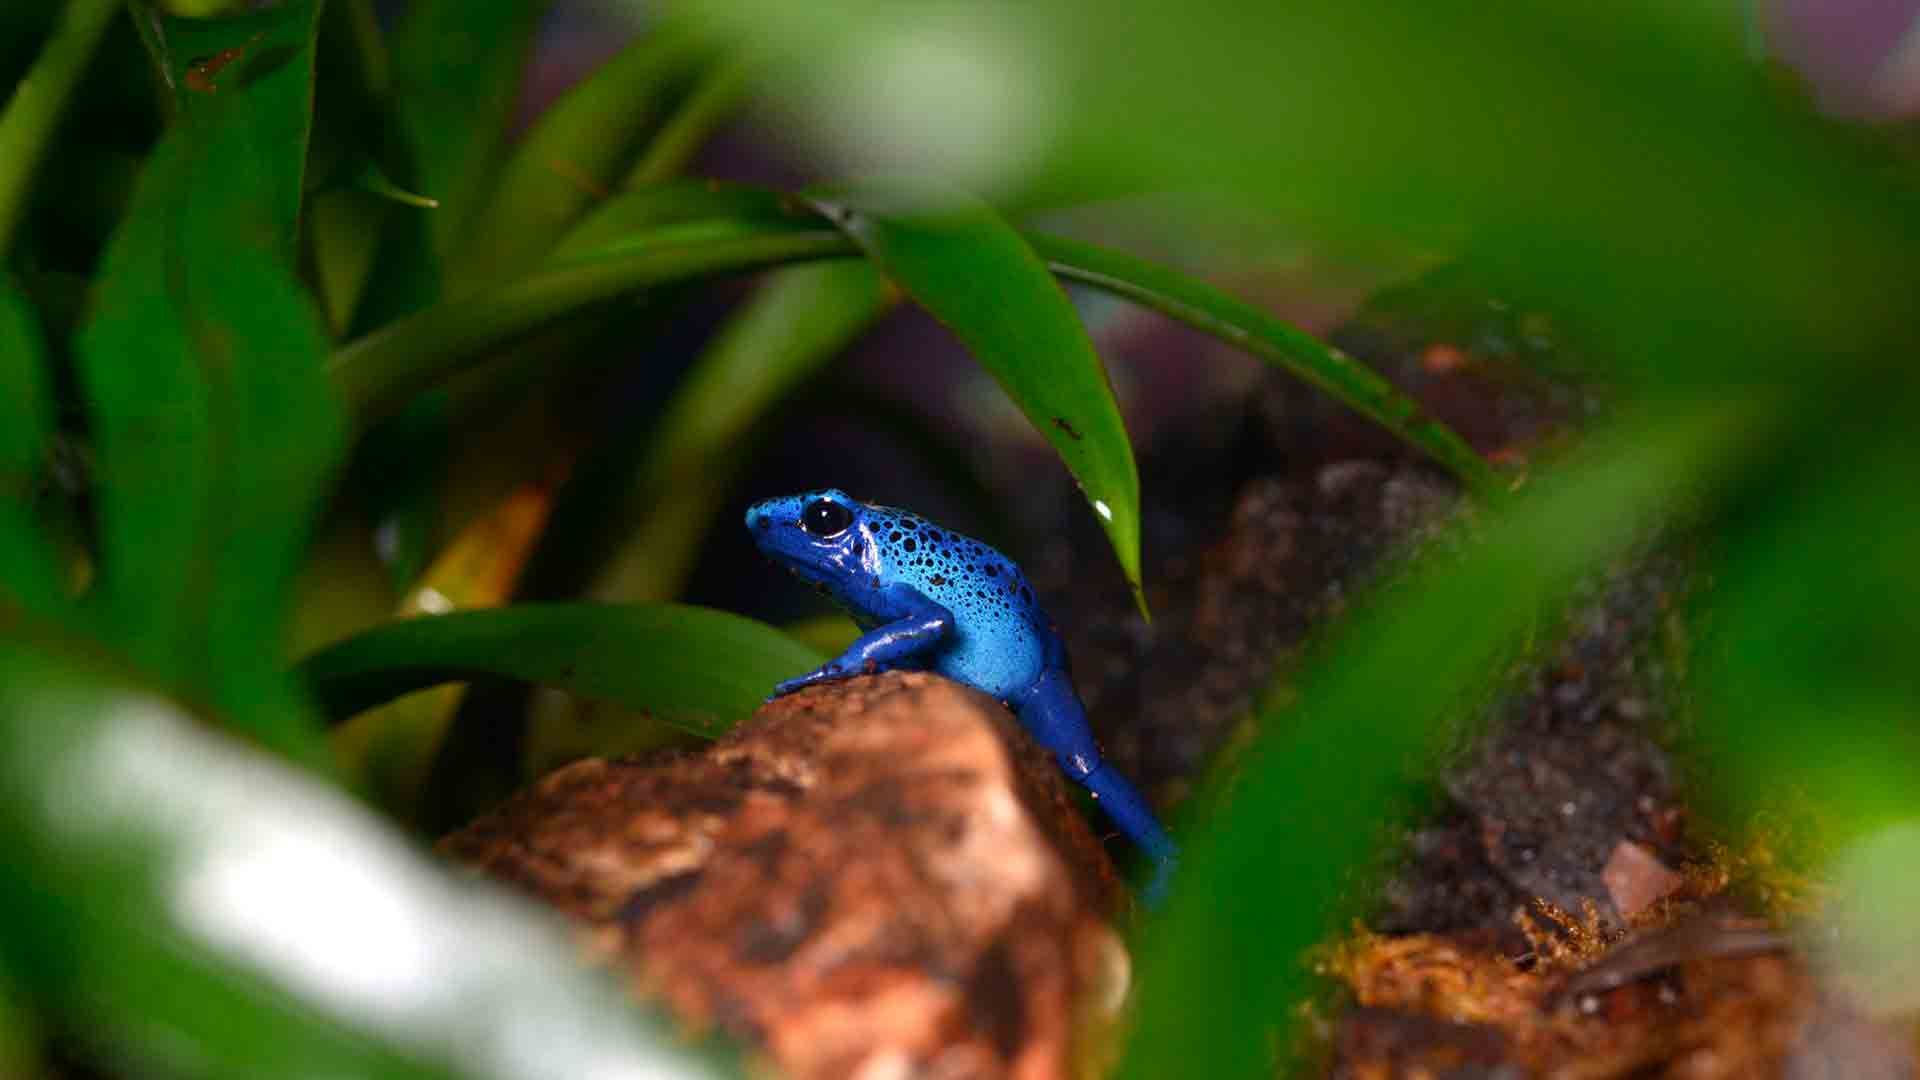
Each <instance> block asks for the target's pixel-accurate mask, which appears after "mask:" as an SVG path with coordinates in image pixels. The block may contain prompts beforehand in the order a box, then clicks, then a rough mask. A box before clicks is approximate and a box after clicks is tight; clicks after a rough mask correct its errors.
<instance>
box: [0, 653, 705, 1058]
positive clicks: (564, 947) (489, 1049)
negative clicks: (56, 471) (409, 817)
mask: <svg viewBox="0 0 1920 1080" xmlns="http://www.w3.org/2000/svg"><path fill="white" fill-rule="evenodd" d="M12 629H13V631H14V633H12V634H10V635H9V636H8V637H7V638H6V640H5V641H4V642H0V748H3V749H4V752H0V830H3V831H4V832H5V833H6V835H7V836H8V837H9V841H8V843H7V844H6V845H4V848H0V911H4V913H5V915H6V918H5V920H4V922H3V924H0V956H4V957H5V960H6V967H7V969H8V970H10V971H11V972H13V973H15V974H16V975H17V976H19V977H20V978H21V979H22V980H23V981H22V987H21V988H22V989H23V990H25V991H27V992H29V993H31V994H32V995H34V997H35V998H36V999H37V1000H38V1001H40V1002H42V1003H43V1004H44V1005H46V1006H49V1007H52V1008H53V1009H55V1010H57V1011H58V1013H59V1014H60V1016H61V1017H62V1021H61V1023H60V1025H59V1028H60V1030H62V1031H64V1032H66V1033H68V1034H69V1035H70V1036H71V1037H72V1038H74V1039H75V1040H77V1043H78V1045H79V1046H80V1047H81V1048H82V1049H83V1050H84V1051H85V1052H86V1053H87V1054H88V1055H90V1056H92V1057H94V1058H95V1059H96V1060H98V1061H101V1062H102V1063H107V1064H110V1065H111V1066H113V1067H114V1070H115V1071H116V1072H118V1071H123V1070H124V1071H125V1072H126V1073H127V1074H128V1075H140V1076H152V1075H194V1076H213V1077H233V1078H236V1080H241V1078H249V1080H250V1078H255V1077H264V1076H273V1077H293V1078H302V1077H314V1078H322V1077H328V1078H331V1077H342V1076H355V1077H369V1078H371V1077H392V1078H416V1077H418V1078H425V1077H452V1076H473V1077H500V1078H502V1080H506V1078H509V1077H511V1078H515V1080H520V1078H527V1077H552V1078H554V1080H560V1078H567V1080H574V1078H577V1077H583V1076H600V1077H615V1076H633V1077H640V1076H648V1077H652V1076H660V1077H693V1076H704V1075H709V1074H710V1070H709V1069H708V1068H707V1067H704V1066H703V1065H702V1064H701V1063H699V1062H698V1061H696V1060H693V1059H692V1058H691V1057H690V1055H688V1054H686V1053H685V1052H684V1051H682V1050H680V1049H678V1048H677V1047H674V1046H672V1045H671V1044H670V1042H669V1040H668V1038H667V1037H666V1036H665V1035H664V1034H663V1033H662V1032H661V1031H660V1030H659V1029H658V1028H650V1026H649V1025H648V1024H647V1023H646V1022H645V1021H644V1019H643V1018H642V1017H641V1016H640V1015H639V1014H638V1013H637V1011H636V1010H633V1009H631V1008H628V1007H623V1005H622V1004H621V1002H620V1001H619V998H618V991H617V990H616V988H615V986H614V984H613V982H612V980H608V979H601V978H597V977H595V976H592V975H589V974H587V973H584V972H582V971H581V970H580V969H579V966H578V961H577V959H576V957H575V955H574V950H573V949H572V947H571V946H570V945H569V944H568V943H567V942H566V940H565V937H564V935H563V934H562V933H561V931H560V929H559V928H558V927H556V926H553V925H551V924H549V923H548V922H546V921H545V920H542V919H540V918H537V917H536V916H535V915H534V914H533V913H532V912H531V911H530V910H527V909H525V908H524V907H523V906H522V905H521V904H519V903H517V902H510V901H508V900H507V899H506V898H504V897H502V896H498V895H495V894H494V893H493V892H492V891H491V890H488V889H483V888H481V887H479V886H477V885H474V884H471V883H465V882H456V881H454V880H452V879H451V878H450V877H449V876H448V875H447V874H446V872H445V871H444V870H442V869H441V868H439V867H437V866H434V865H432V864H431V863H429V862H428V861H427V860H425V859H424V858H422V857H421V856H420V855H418V854H416V853H415V852H414V851H412V850H410V848H409V846H408V845H407V844H406V843H404V842H403V841H401V840H400V839H399V838H398V837H396V836H394V835H393V834H392V833H390V832H389V831H387V830H386V829H385V828H383V827H382V826H381V825H380V824H379V823H378V822H377V821H375V820H374V819H373V817H372V816H371V815H369V814H368V813H366V812H365V811H364V810H362V809H360V808H358V807H357V806H355V805H354V804H353V802H352V801H351V800H349V799H347V798H345V797H344V796H341V795H339V794H337V793H334V792H331V791H327V790H324V789H323V788H322V787H320V786H319V785H318V784H316V783H315V782H314V781H312V780H311V779H309V778H307V777H303V776H300V775H298V774H296V773H293V772H291V771H289V770H287V769H284V768H280V767H278V766H276V765H274V764H273V763H272V762H270V761H268V760H266V759H264V758H262V757H261V756H259V755H257V754H255V753H251V752H247V751H244V750H241V749H239V748H238V747H236V746H234V745H233V744H231V743H229V742H227V741H225V740H223V739H221V738H219V737H217V736H215V735H213V734H212V733H211V732H209V731H208V730H207V729H206V728H205V727H204V726H203V725H202V724H200V723H199V722H198V721H197V720H196V718H194V717H191V716H188V715H185V714H183V713H182V712H181V711H180V710H179V708H178V706H176V705H175V704H173V703H172V702H171V701H170V700H168V699H167V698H165V697H162V696H159V695H157V694H155V693H153V692H151V691H148V690H144V689H140V688H138V687H136V686H134V685H133V684H131V683H129V682H128V681H126V679H125V678H124V677H123V676H122V675H120V674H119V673H116V672H113V671H108V670H103V669H101V668H100V667H97V666H95V665H94V664H92V663H90V662H87V661H83V660H79V659H77V658H76V657H77V655H79V653H77V652H76V651H74V650H72V649H69V648H68V647H67V646H64V645H50V646H41V645H37V644H28V643H27V642H26V641H25V640H23V637H22V636H21V634H20V633H19V631H20V627H18V626H17V625H15V626H13V627H12ZM82 651H84V650H82Z"/></svg>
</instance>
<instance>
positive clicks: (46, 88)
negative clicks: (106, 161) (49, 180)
mask: <svg viewBox="0 0 1920 1080" xmlns="http://www.w3.org/2000/svg"><path fill="white" fill-rule="evenodd" d="M119 10H120V4H119V0H68V2H67V3H66V4H65V6H64V10H63V11H62V12H61V18H60V22H59V25H58V26H56V27H55V28H54V32H53V37H52V38H51V39H50V40H48V42H47V44H46V46H45V47H44V48H43V49H42V50H41V52H40V56H39V58H38V59H37V60H35V61H34V63H33V67H32V69H31V70H29V71H28V72H27V74H26V77H25V78H24V79H21V80H20V83H19V85H18V86H16V87H15V88H14V89H13V92H12V96H11V97H10V98H8V100H7V106H6V109H5V111H4V112H0V264H3V263H4V261H5V260H6V258H7V257H8V256H9V255H10V254H11V253H12V250H13V231H14V228H15V227H16V226H18V225H19V224H20V219H21V216H22V215H23V214H25V213H26V209H27V197H28V195H29V194H31V192H32V190H33V178H34V173H35V171H36V170H37V169H38V168H39V165H40V159H41V157H42V156H43V155H44V154H45V153H46V151H47V148H48V145H49V144H50V143H51V141H52V139H53V135H54V132H55V131H56V130H57V129H58V126H59V123H60V116H61V114H62V113H63V112H65V111H66V107H67V99H68V97H69V96H70V95H71V94H72V93H73V88H74V86H75V85H76V84H78V83H79V81H80V76H81V75H83V74H85V73H86V70H87V64H88V62H89V61H91V60H92V59H93V51H94V48H95V46H97V45H98V44H99V43H100V35H101V34H102V33H104V32H105V31H106V28H107V21H108V20H109V19H111V18H113V15H114V13H115V12H117V11H119Z"/></svg>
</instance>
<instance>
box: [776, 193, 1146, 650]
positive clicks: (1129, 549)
mask: <svg viewBox="0 0 1920 1080" xmlns="http://www.w3.org/2000/svg"><path fill="white" fill-rule="evenodd" d="M813 201H814V203H815V205H816V206H818V207H819V208H820V210H821V212H822V213H824V214H826V215H827V217H828V218H830V219H831V220H832V221H834V223H836V224H837V225H839V226H840V227H841V228H842V229H844V230H846V233H847V235H848V236H851V237H852V238H853V239H854V241H855V242H856V243H858V244H859V245H860V247H861V248H862V250H864V251H866V253H867V254H868V256H870V257H871V258H872V259H873V260H874V261H875V262H878V263H879V264H880V267H881V269H883V270H885V271H886V272H887V274H888V276H890V277H891V278H892V279H893V280H894V282H895V283H896V284H897V285H899V286H900V288H901V289H903V290H904V291H905V292H906V293H907V295H909V296H911V297H913V299H914V300H915V301H916V302H917V303H919V304H920V306H922V307H924V308H926V309H927V311H928V312H930V313H931V314H932V315H933V316H934V318H936V319H939V320H940V321H941V322H942V323H945V324H946V326H947V327H948V328H949V329H951V330H952V331H953V332H954V334H955V336H957V337H958V338H960V340H961V341H963V342H965V343H966V346H967V348H968V349H969V350H970V351H971V352H972V353H973V355H974V358H975V359H976V360H978V361H979V362H980V365H981V366H982V367H984V368H986V369H987V370H988V371H989V372H991V373H992V374H993V377H994V378H995V379H997V380H999V382H1000V385H1001V386H1002V387H1003V388H1005V390H1006V392H1007V395H1008V396H1009V397H1011V398H1012V399H1013V401H1014V403H1015V404H1017V405H1019V406H1020V411H1021V412H1023V413H1025V414H1026V415H1027V419H1028V420H1029V421H1031V422H1032V424H1033V426H1034V428H1035V429H1036V430H1038V431H1039V432H1040V434H1041V435H1042V436H1044V437H1045V438H1046V440H1047V441H1048V442H1050V443H1052V444H1053V448H1054V450H1056V451H1057V452H1058V453H1059V454H1060V459H1061V460H1062V461H1064V462H1065V463H1066V466H1067V469H1068V470H1069V471H1070V472H1072V473H1073V477H1074V479H1075V480H1076V481H1077V482H1078V483H1079V485H1080V490H1081V493H1082V494H1084V495H1085V496H1086V497H1087V501H1088V502H1089V503H1090V504H1092V506H1093V509H1094V513H1095V514H1096V515H1097V516H1098V517H1099V519H1100V526H1101V528H1103V529H1105V530H1106V533H1107V539H1108V541H1109V542H1110V543H1111V544H1112V545H1113V551H1114V554H1115V555H1116V556H1117V557H1118V558H1119V560H1120V569H1121V571H1122V572H1124V573H1125V574H1126V577H1127V582H1128V584H1129V585H1131V586H1132V588H1133V595H1134V599H1135V601H1136V602H1137V603H1138V604H1139V606H1140V611H1141V613H1142V614H1145V613H1146V609H1147V608H1146V603H1147V602H1146V594H1145V592H1144V591H1142V589H1141V587H1140V478H1139V475H1138V474H1137V473H1136V472H1135V470H1134V464H1133V446H1132V444H1131V443H1129V442H1128V441H1127V429H1126V425H1125V424H1124V423H1123V422H1122V421H1121V419H1120V407H1119V406H1118V405H1117V404H1116V403H1115V402H1114V400H1113V388H1112V387H1111V386H1110V385H1109V384H1108V382H1107V372H1106V369H1105V368H1104V367H1102V366H1101V364H1100V357H1099V356H1098V354H1096V353H1095V352H1094V350H1093V343H1092V342H1091V341H1089V340H1088V338H1087V332H1086V329H1085V327H1083V326H1082V325H1081V324H1080V317H1079V316H1078V315H1077V314H1076V313H1075V312H1074V310H1073V305H1072V304H1071V303H1069V302H1068V300H1067V296H1066V293H1064V292H1062V291H1061V288H1060V284H1059V282H1057V281H1055V280H1054V278H1053V275H1052V274H1050V273H1048V272H1047V268H1046V265H1045V264H1043V263H1042V262H1041V261H1040V258H1039V257H1038V256H1037V255H1035V254H1034V252H1033V249H1032V248H1030V247H1028V246H1027V242H1026V241H1025V240H1023V239H1021V236H1020V234H1019V233H1018V232H1016V231H1015V230H1014V229H1013V227H1012V226H1011V225H1008V224H1007V223H1006V221H1005V220H1003V219H1002V218H1001V217H1000V215H998V214H997V213H995V212H994V211H993V209H992V208H991V207H988V206H987V205H986V204H985V203H982V202H979V201H977V200H974V199H971V198H969V197H966V196H963V195H959V194H955V193H951V192H944V191H932V190H930V189H925V188H907V187H889V186H869V187H851V188H845V189H836V190H832V191H826V192H822V193H819V194H817V195H815V196H814V198H813Z"/></svg>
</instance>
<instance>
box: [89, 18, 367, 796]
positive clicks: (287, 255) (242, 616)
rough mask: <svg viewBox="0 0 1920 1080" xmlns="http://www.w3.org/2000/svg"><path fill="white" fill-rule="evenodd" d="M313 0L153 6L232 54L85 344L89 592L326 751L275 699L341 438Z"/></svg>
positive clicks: (183, 679) (165, 160) (269, 723)
mask: <svg viewBox="0 0 1920 1080" xmlns="http://www.w3.org/2000/svg"><path fill="white" fill-rule="evenodd" d="M315 13H316V8H315V6H314V5H313V4H312V3H303V2H290V3H287V4H284V5H282V6H281V7H280V8H277V9H274V10H272V11H269V12H265V13H262V14H258V15H250V16H246V17H243V18H239V19H232V20H222V21H220V22H217V23H206V24H195V25H192V26H190V27H188V26H181V25H180V22H181V21H180V20H172V19H162V20H159V21H158V22H155V23H152V24H150V39H151V40H152V41H153V42H154V43H155V49H156V55H157V56H160V57H162V58H164V57H167V56H169V55H172V56H175V57H176V59H173V60H165V61H163V62H166V63H170V64H174V65H178V64H180V63H181V61H179V60H178V59H177V56H179V55H184V54H186V53H187V52H188V51H189V50H191V52H192V54H193V55H194V56H199V57H206V56H215V57H224V58H225V61H224V63H223V64H222V65H221V66H220V67H219V69H218V70H217V71H208V70H205V65H204V64H203V65H202V69H201V75H200V79H201V80H202V82H201V83H200V84H190V83H188V82H186V81H185V77H184V76H182V77H181V78H180V79H179V80H178V81H176V91H175V92H176V95H177V96H179V97H180V98H181V101H182V109H181V115H180V117H179V119H178V120H177V121H176V122H175V124H174V125H173V127H172V128H171V130H169V131H168V133H167V135H166V136H165V137H164V138H163V139H162V140H161V143H160V146H159V147H158V149H156V151H155V152H154V155H153V158H152V159H151V161H150V162H149V163H148V165H147V167H146V170H145V172H144V174H143V176H142V177H141V181H140V185H139V189H138V191H137V193H136V195H135V197H134V202H133V207H132V209H131V211H130V212H129V215H128V217H127V219H126V221H125V222H124V223H123V224H122V226H121V228H120V230H119V231H118V232H117V233H116V234H115V236H114V239H113V242H112V244H111V245H110V247H109V249H108V251H107V253H106V256H105V258H104V262H103V268H102V272H101V279H100V282H99V284H98V286H97V289H96V292H95V295H94V302H93V306H92V313H91V318H90V320H89V321H88V323H87V325H86V326H85V327H84V329H83V330H82V332H81V335H80V339H79V341H78V344H77V350H78V353H79V357H78V360H79V362H78V368H79V374H80V383H81V386H82V389H83V391H84V393H85V395H86V400H87V402H88V405H89V407H90V410H91V428H92V433H93V436H94V440H95V444H96V450H97V457H98V464H99V467H98V475H99V488H98V491H97V498H98V506H99V518H100V554H101V558H100V562H101V570H100V579H99V583H98V587H97V589H96V590H95V594H94V596H93V597H92V598H91V599H93V600H94V601H95V602H96V603H97V605H98V607H99V608H100V609H101V611H102V613H103V614H104V616H105V622H106V624H107V626H108V627H109V628H110V632H111V635H112V637H113V638H114V639H115V641H116V642H117V643H118V644H119V645H120V646H121V647H123V648H124V649H125V650H126V651H127V653H128V655H130V656H132V657H134V658H135V659H136V660H137V661H138V662H139V663H140V664H141V665H142V666H143V667H144V668H146V669H147V670H149V671H151V672H153V673H155V674H157V675H160V676H161V677H163V678H166V679H167V680H169V681H170V683H172V684H173V685H176V686H184V687H192V688H193V689H194V690H195V691H196V692H197V693H198V694H200V695H205V696H206V699H207V700H211V701H212V702H214V703H215V704H217V705H218V706H219V707H220V708H221V710H222V712H223V715H225V717H226V718H227V720H228V722H229V723H231V724H233V725H235V726H237V727H240V728H244V729H247V730H249V731H251V732H252V733H253V734H255V735H256V736H258V737H260V738H262V739H264V740H266V741H267V742H268V743H270V744H272V745H274V746H276V747H278V748H280V749H282V750H285V751H287V752H290V753H295V754H297V755H300V756H302V757H304V758H306V759H307V760H312V761H318V760H322V759H323V757H324V752H325V747H324V744H323V743H322V742H320V741H319V739H318V731H317V729H315V728H312V727H311V726H309V725H307V724H303V723H294V724H292V726H284V727H283V726H278V725H282V724H284V723H285V722H286V721H287V720H288V719H289V717H290V716H292V715H295V714H294V712H293V711H292V710H289V709H286V708H283V707H281V706H282V705H283V704H284V703H283V702H281V701H280V700H279V698H280V697H281V696H282V695H284V694H285V693H286V688H285V685H284V681H283V677H282V675H281V674H280V672H279V670H278V664H277V657H276V655H275V654H276V652H277V649H276V647H275V644H274V643H275V642H277V641H278V639H279V634H280V630H281V626H282V622H283V615H284V606H285V602H286V595H287V583H288V582H289V580H290V579H291V577H292V573H293V568H294V565H295V563H296V560H297V558H298V556H299V554H300V552H301V550H302V547H303V545H304V543H305V540H306V534H307V528H308V523H309V520H310V518H311V516H312V513H313V511H314V508H315V504H316V502H317V501H318V499H319V497H320V495H321V493H322V485H323V484H324V483H325V481H326V480H327V478H328V476H329V474H330V472H331V470H332V468H333V464H334V459H335V455H336V453H337V450H338V447H339V444H340V423H339V418H338V416H337V413H336V405H335V403H334V401H333V397H332V393H331V388H330V386H329V384H328V383H327V381H326V379H325V375H324V370H323V366H322V365H323V361H324V358H325V356H326V339H325V336H324V334H323V332H322V330H321V327H320V324H319V320H318V317H317V315H316V313H315V311H314V310H313V308H312V305H311V303H310V301H309V299H308V297H307V296H306V294H305V293H304V292H303V291H302V290H301V289H300V287H299V285H298V283H297V282H296V281H295V279H294V274H293V270H292V264H293V258H294V242H295V236H296V230H295V225H296V218H297V214H298V212H299V207H300V195H301V191H302V174H303V169H304V166H305V161H306V138H305V137H306V125H307V119H308V117H309V115H310V109H311V93H312V86H313V72H312V63H313V36H314V16H315ZM222 43H225V44H222ZM202 50H210V51H202ZM194 62H195V61H193V60H188V61H185V64H186V69H191V68H192V67H193V64H194ZM183 70H185V69H183ZM196 85H204V86H206V87H210V89H196V88H195V86H196ZM263 725H264V726H263Z"/></svg>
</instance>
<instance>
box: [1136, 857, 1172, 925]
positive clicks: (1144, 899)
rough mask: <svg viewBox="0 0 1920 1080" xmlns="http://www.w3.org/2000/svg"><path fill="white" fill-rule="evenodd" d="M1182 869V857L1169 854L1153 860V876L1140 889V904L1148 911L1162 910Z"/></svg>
mask: <svg viewBox="0 0 1920 1080" xmlns="http://www.w3.org/2000/svg"><path fill="white" fill-rule="evenodd" d="M1179 869H1180V856H1179V855H1178V854H1173V853H1169V854H1166V855H1161V856H1158V857H1156V858H1154V860H1153V876H1152V877H1151V878H1148V879H1147V883H1146V885H1144V886H1142V887H1141V889H1140V902H1141V903H1142V904H1145V905H1146V907H1147V910H1148V911H1158V910H1160V905H1162V904H1164V903H1166V902H1167V890H1168V889H1169V888H1170V887H1172V885H1173V875H1174V874H1175V873H1176V872H1178V871H1179Z"/></svg>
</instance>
